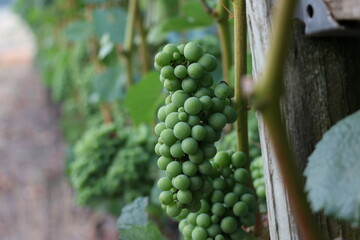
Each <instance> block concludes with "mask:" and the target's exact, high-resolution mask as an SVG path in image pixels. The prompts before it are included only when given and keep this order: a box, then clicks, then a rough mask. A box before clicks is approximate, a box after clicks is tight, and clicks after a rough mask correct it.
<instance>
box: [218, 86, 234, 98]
mask: <svg viewBox="0 0 360 240" xmlns="http://www.w3.org/2000/svg"><path fill="white" fill-rule="evenodd" d="M214 94H215V96H216V97H218V98H220V99H226V98H228V97H230V95H231V90H230V87H229V86H228V85H227V84H226V83H220V84H219V85H217V86H216V88H215V89H214Z"/></svg>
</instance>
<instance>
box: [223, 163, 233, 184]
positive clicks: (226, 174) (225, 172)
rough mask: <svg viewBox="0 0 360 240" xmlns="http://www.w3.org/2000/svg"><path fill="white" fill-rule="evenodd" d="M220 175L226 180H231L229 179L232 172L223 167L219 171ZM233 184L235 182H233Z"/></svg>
mask: <svg viewBox="0 0 360 240" xmlns="http://www.w3.org/2000/svg"><path fill="white" fill-rule="evenodd" d="M221 174H222V175H223V176H224V177H225V178H226V179H232V178H230V176H231V174H232V170H231V169H230V168H229V167H228V166H225V167H223V168H222V169H221ZM234 183H235V181H234Z"/></svg>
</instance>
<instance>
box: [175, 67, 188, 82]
mask: <svg viewBox="0 0 360 240" xmlns="http://www.w3.org/2000/svg"><path fill="white" fill-rule="evenodd" d="M174 75H175V76H176V77H177V78H180V79H182V78H184V77H186V75H187V69H186V67H185V66H184V65H178V66H176V67H175V69H174Z"/></svg>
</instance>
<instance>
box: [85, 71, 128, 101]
mask: <svg viewBox="0 0 360 240" xmlns="http://www.w3.org/2000/svg"><path fill="white" fill-rule="evenodd" d="M92 85H93V92H92V95H91V97H90V98H91V99H90V100H91V101H92V102H98V101H105V102H112V101H115V100H119V99H122V97H123V96H124V94H125V93H124V85H125V82H124V79H123V78H122V77H121V69H119V67H112V68H109V69H108V70H107V71H106V72H104V73H101V74H99V75H97V76H95V77H94V78H93V82H92Z"/></svg>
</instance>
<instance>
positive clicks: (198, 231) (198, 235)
mask: <svg viewBox="0 0 360 240" xmlns="http://www.w3.org/2000/svg"><path fill="white" fill-rule="evenodd" d="M191 237H192V239H196V240H206V238H207V232H206V230H205V229H204V228H202V227H195V229H194V230H193V231H192V233H191Z"/></svg>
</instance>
